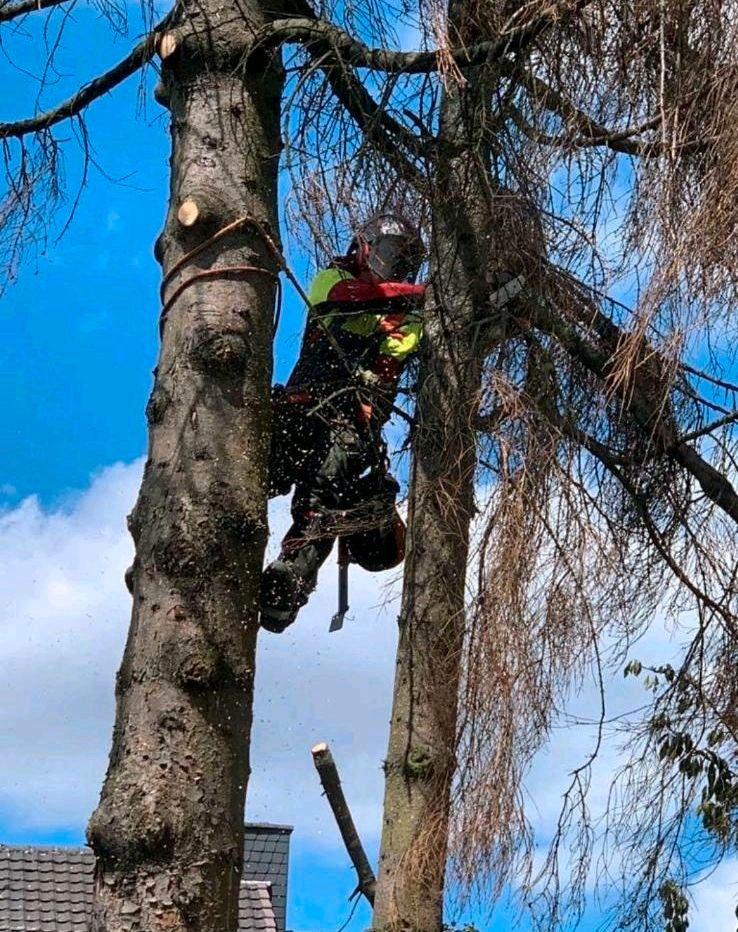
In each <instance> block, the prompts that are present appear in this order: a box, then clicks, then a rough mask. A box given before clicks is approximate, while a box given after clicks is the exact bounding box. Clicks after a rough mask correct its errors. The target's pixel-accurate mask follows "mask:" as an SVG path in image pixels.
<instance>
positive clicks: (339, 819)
mask: <svg viewBox="0 0 738 932" xmlns="http://www.w3.org/2000/svg"><path fill="white" fill-rule="evenodd" d="M312 755H313V763H314V764H315V769H316V770H317V771H318V776H319V777H320V783H321V786H322V787H323V791H324V793H325V796H326V799H327V800H328V803H329V804H330V807H331V809H332V811H333V815H334V817H335V820H336V824H337V825H338V830H339V831H340V833H341V838H342V839H343V843H344V845H345V846H346V851H347V852H348V854H349V857H350V858H351V863H352V864H353V865H354V867H355V868H356V876H357V878H358V880H359V883H358V886H357V890H358V891H359V892H360V893H363V894H364V896H365V897H366V899H367V900H368V901H369V903H370V905H372V906H373V905H374V888H375V885H376V878H375V876H374V871H373V870H372V868H371V864H370V863H369V859H368V858H367V856H366V852H365V851H364V847H363V845H362V844H361V839H360V838H359V833H358V832H357V831H356V826H355V825H354V820H353V818H352V816H351V810H350V809H349V807H348V803H347V802H346V797H345V796H344V795H343V788H342V787H341V780H340V777H339V776H338V769H337V768H336V764H335V761H334V760H333V755H332V754H331V750H330V748H329V747H328V745H327V744H325V743H324V742H321V743H320V744H316V745H315V747H314V748H313V749H312Z"/></svg>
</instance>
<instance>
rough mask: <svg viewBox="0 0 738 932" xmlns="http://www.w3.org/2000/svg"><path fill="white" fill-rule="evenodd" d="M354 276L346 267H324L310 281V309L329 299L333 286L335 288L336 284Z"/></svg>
mask: <svg viewBox="0 0 738 932" xmlns="http://www.w3.org/2000/svg"><path fill="white" fill-rule="evenodd" d="M354 277H355V276H353V275H352V274H351V272H346V271H345V270H344V269H333V268H331V269H323V270H322V271H321V272H318V274H317V275H316V276H315V278H314V279H313V280H312V282H311V283H310V291H309V292H308V301H309V302H310V309H311V310H312V309H313V308H314V307H315V305H316V304H322V302H323V301H327V300H328V295H329V294H330V291H331V288H333V286H334V285H337V284H338V283H339V282H343V281H346V279H347V278H354Z"/></svg>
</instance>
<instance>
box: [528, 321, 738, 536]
mask: <svg viewBox="0 0 738 932" xmlns="http://www.w3.org/2000/svg"><path fill="white" fill-rule="evenodd" d="M526 311H528V312H530V313H531V314H532V316H533V319H534V323H535V326H536V327H538V328H539V329H541V330H542V331H543V332H545V333H548V334H549V335H551V336H553V337H554V338H555V339H556V340H557V341H558V342H559V343H561V344H562V345H563V346H564V347H566V349H567V350H568V351H569V352H570V353H571V354H572V355H573V356H574V357H575V358H576V359H577V360H578V361H579V362H580V363H581V364H582V365H584V367H585V368H586V369H589V371H590V372H592V373H593V374H594V375H597V376H599V377H600V378H601V379H603V381H605V382H606V383H609V381H610V379H609V375H610V372H611V369H612V363H613V356H612V352H605V351H603V350H601V349H599V348H598V347H597V346H595V345H594V344H593V343H591V342H590V341H588V340H586V339H584V338H583V337H581V336H580V335H579V334H578V333H577V331H576V330H575V329H574V328H573V327H571V326H570V325H569V324H568V323H567V322H566V321H565V320H564V318H563V317H562V316H561V315H560V314H559V313H558V312H557V311H555V310H553V309H552V308H550V307H543V306H541V305H537V306H532V305H530V306H527V307H526ZM609 326H610V328H612V331H613V332H617V333H618V335H619V337H620V338H623V339H624V338H625V333H624V331H622V330H621V329H620V328H619V327H618V326H617V325H616V324H614V323H612V321H610V322H609ZM617 394H618V395H619V396H620V398H621V401H622V403H623V404H625V405H626V407H627V409H628V411H629V412H630V413H631V414H632V415H633V417H634V418H635V420H636V422H637V423H638V424H639V425H640V427H641V428H642V429H643V430H645V431H646V432H647V434H648V436H652V437H653V438H654V440H655V441H656V443H657V444H658V450H659V452H661V453H663V454H664V455H665V456H668V457H671V458H673V459H674V460H676V462H678V463H679V464H680V465H681V466H683V467H684V468H685V469H686V470H687V471H688V472H689V473H690V474H691V475H692V476H693V477H694V478H695V479H696V480H697V482H698V484H699V485H700V487H701V488H702V491H703V492H704V493H705V495H706V496H707V497H708V498H709V499H710V500H711V501H712V502H714V503H715V504H716V505H717V506H718V508H721V509H722V510H723V511H724V512H725V514H727V515H728V516H729V517H730V518H732V519H733V521H735V522H736V523H737V524H738V493H736V490H735V489H734V488H733V486H732V484H731V483H730V482H729V480H728V479H726V477H725V476H724V475H722V473H720V472H718V470H717V469H715V467H714V466H712V465H710V463H708V462H707V461H706V460H704V459H703V458H702V457H701V456H700V455H699V453H698V452H697V451H696V450H695V449H694V448H693V447H691V446H690V445H689V444H688V443H684V442H679V441H678V439H677V438H676V437H675V436H674V434H673V430H672V429H670V428H667V427H666V425H664V423H663V421H662V419H661V410H660V404H659V400H658V399H654V398H653V397H652V395H651V393H650V392H649V391H648V390H647V389H645V387H644V385H643V383H642V380H641V377H640V375H639V373H638V372H636V373H635V375H634V382H633V385H632V386H628V387H626V386H618V387H617Z"/></svg>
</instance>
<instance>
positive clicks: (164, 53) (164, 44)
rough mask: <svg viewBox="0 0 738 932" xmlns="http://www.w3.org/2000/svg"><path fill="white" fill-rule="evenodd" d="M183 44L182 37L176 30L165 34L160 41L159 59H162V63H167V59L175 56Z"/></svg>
mask: <svg viewBox="0 0 738 932" xmlns="http://www.w3.org/2000/svg"><path fill="white" fill-rule="evenodd" d="M181 42H182V36H181V34H180V33H179V32H177V31H176V30H173V31H172V32H165V33H164V35H163V36H162V37H161V40H160V41H159V58H161V60H162V61H166V59H167V58H170V57H171V56H172V55H174V53H175V52H176V51H177V49H178V48H179V46H180V44H181Z"/></svg>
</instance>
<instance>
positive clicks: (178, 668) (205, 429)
mask: <svg viewBox="0 0 738 932" xmlns="http://www.w3.org/2000/svg"><path fill="white" fill-rule="evenodd" d="M180 13H181V15H180V16H179V22H180V27H179V28H178V29H175V30H173V31H172V32H171V33H170V34H168V36H167V37H165V40H164V41H163V42H162V44H161V46H160V54H161V56H162V59H163V69H162V71H163V79H162V83H161V84H160V85H159V87H158V88H157V99H158V100H160V101H161V102H164V103H166V105H167V106H168V107H169V108H170V110H171V117H172V120H171V127H172V159H171V165H172V177H171V200H170V207H169V211H168V215H167V220H166V226H165V229H164V232H163V233H162V236H161V237H160V238H159V241H158V243H157V257H158V258H159V260H160V261H161V263H162V267H163V271H164V280H165V288H164V300H165V308H166V307H167V304H166V302H167V301H169V304H170V306H169V307H168V312H167V313H166V318H165V319H163V320H162V327H163V333H162V346H161V353H160V358H159V363H158V366H157V369H156V373H155V376H156V378H155V385H154V389H153V392H152V395H151V399H150V401H149V405H148V408H147V415H148V420H149V428H150V433H149V455H148V460H147V463H146V469H145V473H144V479H143V485H142V488H141V492H140V495H139V499H138V502H137V504H136V507H135V509H134V511H133V513H132V515H131V517H130V529H131V533H132V535H133V538H134V541H135V544H136V557H135V561H134V564H133V567H132V569H131V571H130V573H129V577H128V582H129V588H131V590H132V594H133V614H132V621H131V627H130V632H129V636H128V643H127V645H126V650H125V655H124V658H123V663H122V666H121V669H120V672H119V674H118V681H117V690H116V695H117V714H116V722H115V728H114V732H113V747H112V752H111V756H110V763H109V768H108V773H107V776H106V779H105V783H104V786H103V789H102V794H101V798H100V803H99V806H98V808H97V810H96V811H95V813H94V814H93V816H92V818H91V820H90V824H89V828H88V837H89V841H90V844H91V846H92V848H93V850H94V852H95V855H96V857H97V863H96V871H95V904H94V912H93V918H92V929H93V930H95V932H102V930H106V932H118V930H127V932H156V930H167V932H179V930H181V932H184V930H197V932H231V930H235V929H236V926H237V906H238V887H239V880H240V875H241V862H242V852H243V811H244V800H245V792H246V784H247V780H248V776H249V753H248V752H249V732H250V726H251V704H252V692H253V678H254V651H255V644H256V606H257V602H258V592H259V580H260V574H261V568H262V560H263V550H264V545H265V540H266V535H267V522H266V494H265V466H266V452H267V444H268V431H269V386H270V375H271V339H272V328H273V312H274V299H275V279H276V271H277V270H276V267H275V263H274V260H273V257H272V256H271V255H270V253H269V251H268V250H267V249H266V247H265V244H264V242H263V240H262V238H261V237H260V235H259V234H258V232H257V231H256V230H255V229H254V227H253V226H251V225H248V224H245V225H244V224H238V223H235V224H233V226H231V227H230V231H229V232H228V233H227V234H226V235H224V236H221V237H216V238H215V239H213V240H212V241H211V237H212V236H213V234H215V233H216V232H217V231H218V230H220V229H222V228H223V227H225V226H227V225H229V224H232V223H233V221H237V220H238V219H239V218H241V217H244V216H249V217H253V218H255V219H256V220H258V221H260V222H261V223H262V224H264V225H265V226H267V227H268V228H270V229H271V230H272V231H276V229H277V208H276V187H277V168H278V157H279V148H280V138H279V106H280V94H281V83H282V77H281V69H280V66H279V63H278V61H274V60H271V59H269V60H266V59H262V60H260V61H258V62H256V61H253V60H252V62H251V63H250V65H249V69H250V70H249V73H248V74H244V73H243V69H242V68H240V67H239V61H240V60H241V57H242V54H243V52H244V50H245V49H246V48H247V47H248V43H249V38H250V36H251V35H253V31H254V30H255V29H256V28H258V27H259V26H260V25H261V24H262V23H263V22H264V14H263V13H262V11H261V9H260V8H259V7H258V6H256V5H255V3H253V2H249V0H240V2H238V3H236V2H235V0H218V2H215V0H201V2H199V3H198V4H197V5H195V4H192V6H191V7H190V8H188V9H185V8H184V7H182V9H181V11H180ZM193 203H194V204H195V207H194V208H193ZM183 205H186V206H184V209H183ZM199 246H202V247H204V248H202V249H200V250H199V251H197V252H196V253H195V254H193V255H192V256H190V257H189V258H187V259H186V260H185V261H182V260H183V259H184V258H185V257H186V256H188V254H189V253H191V252H192V250H193V249H195V248H196V247H199ZM248 266H255V267H258V268H259V269H261V271H258V270H256V271H255V270H249V269H248V268H244V267H248ZM229 269H230V271H229ZM206 270H210V271H209V273H208V274H207V275H202V274H200V273H202V272H203V271H206ZM215 270H217V271H215ZM195 275H199V278H197V279H196V280H192V279H193V276H195ZM190 280H192V282H191V284H189V285H186V284H185V283H187V282H189V281H190Z"/></svg>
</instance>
